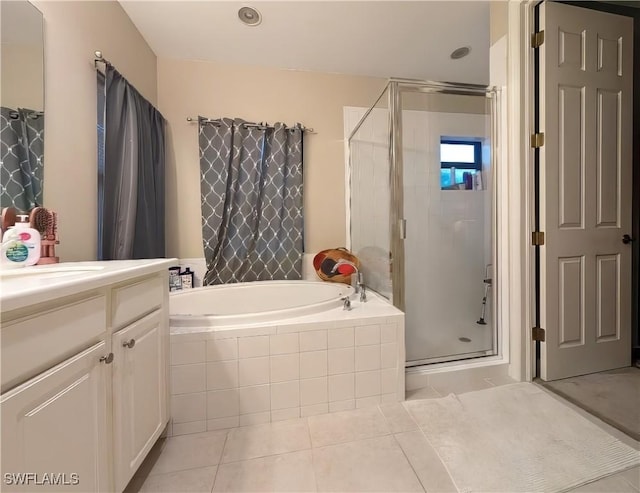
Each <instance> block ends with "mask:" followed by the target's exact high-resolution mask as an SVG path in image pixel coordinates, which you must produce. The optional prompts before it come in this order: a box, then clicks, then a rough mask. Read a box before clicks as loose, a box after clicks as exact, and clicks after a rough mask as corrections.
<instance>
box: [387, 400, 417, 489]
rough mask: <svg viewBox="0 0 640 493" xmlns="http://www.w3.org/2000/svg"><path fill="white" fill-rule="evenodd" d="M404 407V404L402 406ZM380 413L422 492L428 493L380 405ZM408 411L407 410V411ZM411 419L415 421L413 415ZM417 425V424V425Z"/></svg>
mask: <svg viewBox="0 0 640 493" xmlns="http://www.w3.org/2000/svg"><path fill="white" fill-rule="evenodd" d="M400 405H401V406H402V404H400ZM377 408H378V411H379V412H380V414H382V418H383V419H384V421H385V423H386V424H387V428H388V429H389V432H390V434H391V436H392V437H393V441H394V442H395V443H396V445H397V446H398V448H399V449H400V451H401V452H402V455H403V456H404V458H405V460H406V461H407V463H408V464H409V467H410V468H411V470H412V471H413V475H414V476H415V478H416V479H417V480H418V483H420V487H421V488H422V490H423V491H424V492H425V493H426V492H427V488H426V486H425V485H424V484H422V480H421V479H420V476H418V471H416V468H415V467H413V464H412V463H411V461H410V460H409V457H408V456H407V453H406V452H405V451H404V449H403V448H402V445H401V444H400V442H399V441H398V439H397V438H396V434H395V433H394V432H393V430H392V429H391V425H390V424H389V418H387V416H386V415H385V414H384V412H383V411H382V408H381V407H380V404H378V406H377ZM402 408H403V409H404V406H402ZM405 411H406V409H405ZM407 414H409V412H407ZM409 417H410V418H411V420H413V421H414V423H415V420H414V419H413V416H411V414H409ZM416 425H417V423H416ZM418 429H420V427H418Z"/></svg>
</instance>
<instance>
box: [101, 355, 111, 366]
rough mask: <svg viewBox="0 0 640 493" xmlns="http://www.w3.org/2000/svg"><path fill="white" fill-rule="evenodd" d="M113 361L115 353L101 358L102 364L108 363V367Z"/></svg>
mask: <svg viewBox="0 0 640 493" xmlns="http://www.w3.org/2000/svg"><path fill="white" fill-rule="evenodd" d="M112 361H113V353H109V354H107V355H106V356H102V357H101V358H100V362H101V363H106V364H107V365H108V364H109V363H111V362H112Z"/></svg>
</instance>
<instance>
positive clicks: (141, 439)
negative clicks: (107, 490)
mask: <svg viewBox="0 0 640 493" xmlns="http://www.w3.org/2000/svg"><path fill="white" fill-rule="evenodd" d="M162 313H164V312H162V311H156V312H153V313H151V314H150V315H147V316H146V317H144V318H142V319H141V320H139V321H138V322H135V323H133V324H131V325H129V326H128V327H126V328H124V329H122V330H120V331H119V332H116V333H115V334H114V336H113V353H114V362H113V363H114V366H113V404H114V452H115V473H116V491H122V490H123V489H124V487H125V486H126V485H127V483H128V482H129V480H130V479H131V476H133V473H134V472H135V471H136V469H137V468H138V466H139V465H140V464H141V463H142V461H143V460H144V458H145V456H146V455H147V453H148V452H149V449H151V447H152V446H153V444H154V443H155V441H156V440H157V439H158V437H159V436H160V434H161V433H162V430H163V429H164V426H165V425H166V423H167V413H166V398H167V395H166V357H165V351H164V332H165V331H166V325H165V324H166V321H165V320H164V319H163V318H162V317H161V314H162Z"/></svg>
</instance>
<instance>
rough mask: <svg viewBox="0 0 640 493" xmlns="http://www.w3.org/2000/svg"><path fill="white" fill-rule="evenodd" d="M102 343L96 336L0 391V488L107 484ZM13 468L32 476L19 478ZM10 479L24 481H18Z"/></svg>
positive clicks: (103, 487) (80, 487)
mask: <svg viewBox="0 0 640 493" xmlns="http://www.w3.org/2000/svg"><path fill="white" fill-rule="evenodd" d="M105 348H106V345H105V343H104V342H100V343H98V344H96V345H95V346H92V347H91V348H89V349H87V350H86V351H83V352H82V353H80V354H78V355H77V356H74V357H73V358H70V359H68V360H66V361H64V362H63V363H60V364H59V365H57V366H55V367H54V368H52V369H51V370H48V371H46V372H44V373H42V374H41V375H38V376H37V377H34V378H32V379H31V380H29V381H27V382H25V383H24V384H22V385H20V386H19V387H16V388H15V389H13V390H10V391H9V392H7V393H5V394H3V396H2V398H1V399H0V412H1V413H2V481H3V483H2V491H40V490H41V491H86V492H89V491H110V490H111V489H112V488H111V487H110V478H109V459H108V450H109V449H108V444H109V440H110V437H109V435H108V433H107V416H106V411H107V403H106V393H107V384H106V382H107V378H108V375H109V373H108V371H107V366H106V365H105V363H102V362H100V357H102V356H105V355H106V354H105V352H106V349H105ZM16 473H35V474H37V476H23V477H22V479H21V480H20V479H18V477H17V476H14V474H16ZM7 475H8V476H7ZM8 478H10V479H9V480H8ZM16 481H25V483H24V484H23V485H22V487H20V486H18V485H16V484H15V482H16ZM36 482H38V484H40V485H41V486H37V485H36ZM54 485H55V486H54Z"/></svg>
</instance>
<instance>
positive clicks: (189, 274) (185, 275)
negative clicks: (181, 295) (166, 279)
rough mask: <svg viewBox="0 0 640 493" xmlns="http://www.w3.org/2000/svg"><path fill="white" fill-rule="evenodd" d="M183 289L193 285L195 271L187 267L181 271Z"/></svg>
mask: <svg viewBox="0 0 640 493" xmlns="http://www.w3.org/2000/svg"><path fill="white" fill-rule="evenodd" d="M180 280H181V283H182V289H191V288H192V287H193V271H192V270H191V269H189V267H187V268H186V269H185V270H184V271H182V272H181V273H180Z"/></svg>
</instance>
